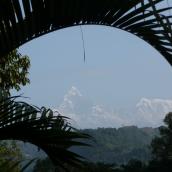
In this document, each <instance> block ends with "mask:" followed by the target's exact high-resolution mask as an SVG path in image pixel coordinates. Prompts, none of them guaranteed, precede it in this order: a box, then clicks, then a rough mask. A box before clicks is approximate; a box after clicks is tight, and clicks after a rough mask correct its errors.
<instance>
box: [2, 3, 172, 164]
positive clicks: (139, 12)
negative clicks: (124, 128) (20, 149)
mask: <svg viewBox="0 0 172 172" xmlns="http://www.w3.org/2000/svg"><path fill="white" fill-rule="evenodd" d="M166 2H167V0H0V58H3V57H5V55H6V54H8V53H9V52H10V51H12V50H13V49H15V48H18V47H19V46H21V45H23V44H24V43H26V42H28V41H30V40H32V39H34V38H37V37H39V36H41V35H44V34H47V33H49V32H52V31H55V30H58V29H62V28H66V27H70V26H77V25H88V24H92V25H106V26H111V27H115V28H119V29H122V30H124V31H127V32H130V33H132V34H134V35H136V36H138V37H139V38H141V39H143V40H144V41H146V42H148V43H149V44H150V45H152V46H153V47H154V48H155V49H157V50H158V51H159V52H160V53H161V54H162V55H163V57H164V58H165V59H166V60H167V61H168V62H169V63H170V64H171V65H172V29H171V18H172V15H171V11H170V10H171V7H170V6H168V5H167V4H166V5H165V3H166ZM163 3H164V4H163ZM78 138H88V136H87V135H83V134H80V133H78V132H76V131H74V130H73V129H72V127H70V125H69V124H68V123H66V120H65V118H64V117H61V116H59V115H56V116H55V115H54V114H53V112H52V111H51V110H46V109H44V108H43V109H38V108H35V107H33V106H30V105H28V104H26V103H22V102H18V103H17V102H15V101H14V100H13V98H9V99H5V100H2V101H0V140H2V139H16V140H23V141H26V142H30V143H33V144H35V145H37V146H39V147H40V148H42V149H43V150H44V151H45V152H46V153H47V154H48V155H49V157H50V158H51V159H52V161H53V162H54V164H56V165H62V166H63V165H64V166H65V164H71V165H73V164H78V162H80V157H79V156H78V155H76V154H74V153H72V152H71V151H69V149H68V148H70V147H71V146H73V145H82V143H80V142H77V140H76V139H78Z"/></svg>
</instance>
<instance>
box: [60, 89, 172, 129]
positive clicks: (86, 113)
mask: <svg viewBox="0 0 172 172" xmlns="http://www.w3.org/2000/svg"><path fill="white" fill-rule="evenodd" d="M58 111H59V112H60V113H61V114H63V115H65V116H68V117H69V118H71V120H72V124H73V125H74V126H75V127H76V126H77V127H78V128H97V127H121V126H129V125H137V126H139V127H158V126H160V125H162V124H163V119H164V117H165V115H166V114H167V113H168V112H170V111H172V100H165V99H148V98H141V99H140V101H139V102H138V103H137V104H136V105H135V106H134V107H133V108H130V109H122V110H121V109H114V108H113V107H112V109H109V108H107V107H105V106H103V105H98V104H93V103H92V101H90V100H88V99H87V97H86V96H85V95H82V94H81V92H80V91H79V90H78V89H77V88H76V87H74V86H73V87H71V89H70V90H69V91H68V92H67V94H65V95H64V99H63V102H62V103H61V104H60V106H58Z"/></svg>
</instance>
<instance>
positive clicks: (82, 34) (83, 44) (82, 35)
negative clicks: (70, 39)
mask: <svg viewBox="0 0 172 172" xmlns="http://www.w3.org/2000/svg"><path fill="white" fill-rule="evenodd" d="M80 31H81V37H82V46H83V52H84V62H85V60H86V58H85V57H86V53H85V42H84V33H83V30H82V26H80Z"/></svg>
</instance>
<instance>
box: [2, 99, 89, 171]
mask: <svg viewBox="0 0 172 172" xmlns="http://www.w3.org/2000/svg"><path fill="white" fill-rule="evenodd" d="M16 98H17V97H10V98H6V99H3V100H1V101H0V140H21V141H24V142H29V143H32V144H34V145H36V146H38V147H39V148H40V149H42V150H43V151H44V152H45V153H46V154H47V155H48V156H49V158H50V159H51V160H52V162H53V163H54V165H56V166H59V167H61V168H65V166H66V164H67V165H68V166H70V165H71V166H79V165H81V163H82V157H80V156H79V155H77V154H75V153H73V152H71V151H70V150H69V148H70V147H72V146H86V144H84V143H82V142H80V141H78V139H88V138H90V137H89V136H88V135H86V134H82V133H80V132H78V131H77V130H76V129H74V128H73V127H71V126H70V124H69V123H68V122H67V118H66V117H64V116H61V115H60V114H59V113H58V112H53V111H52V110H51V109H46V108H45V107H42V108H40V109H39V108H37V107H34V106H31V105H29V104H27V103H25V102H17V101H15V99H16Z"/></svg>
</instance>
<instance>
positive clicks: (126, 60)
mask: <svg viewBox="0 0 172 172" xmlns="http://www.w3.org/2000/svg"><path fill="white" fill-rule="evenodd" d="M82 29H83V33H84V43H85V52H86V61H85V62H84V55H83V54H84V52H83V45H82V44H83V42H82V36H81V31H80V27H70V28H66V29H62V30H58V31H55V32H53V33H50V34H47V35H44V36H42V37H40V38H38V39H35V40H33V41H31V42H29V43H26V44H25V45H23V46H22V47H20V49H19V51H20V52H21V53H22V54H27V55H28V56H29V57H30V59H31V68H30V75H29V78H30V80H31V84H30V85H28V86H26V87H22V90H21V91H20V93H24V96H27V97H30V99H27V101H29V102H31V103H32V104H35V105H39V106H42V105H44V106H50V107H56V106H57V105H59V104H60V103H61V102H62V100H63V96H64V95H65V94H66V92H67V91H68V90H69V89H70V88H71V87H72V86H75V87H77V88H78V89H79V90H80V92H81V93H82V94H83V95H85V96H86V97H87V98H88V99H90V100H91V101H93V102H95V103H98V104H103V105H106V106H111V107H128V106H131V105H133V104H135V103H136V102H137V101H139V100H140V99H141V98H142V97H147V98H164V99H172V92H171V88H172V68H171V66H170V65H169V64H168V63H167V62H166V60H165V59H164V58H163V57H162V56H161V55H160V54H159V53H158V52H157V51H156V50H155V49H154V48H152V47H151V46H150V45H148V44H147V43H146V42H144V41H143V40H141V39H139V38H137V37H136V36H134V35H131V34H130V33H127V32H124V31H121V30H118V29H115V28H111V27H105V26H82ZM17 94H19V93H17Z"/></svg>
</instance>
